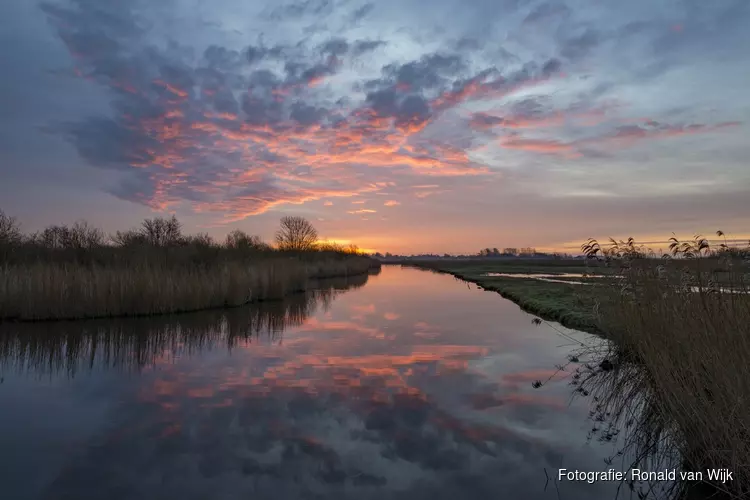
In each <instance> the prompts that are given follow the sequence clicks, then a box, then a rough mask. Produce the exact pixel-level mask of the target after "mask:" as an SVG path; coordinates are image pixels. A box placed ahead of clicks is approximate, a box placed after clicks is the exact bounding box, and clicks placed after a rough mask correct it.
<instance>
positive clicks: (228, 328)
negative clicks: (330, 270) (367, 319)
mask: <svg viewBox="0 0 750 500" xmlns="http://www.w3.org/2000/svg"><path fill="white" fill-rule="evenodd" d="M367 279H368V275H367V274H361V275H357V276H352V277H348V278H333V279H325V280H318V281H316V283H315V287H314V289H313V290H311V291H308V292H307V293H300V294H295V295H293V296H290V297H289V298H288V299H286V300H283V301H268V302H262V303H259V304H253V305H249V306H245V307H237V308H231V309H214V310H208V311H202V312H196V313H190V314H180V315H165V316H152V317H142V318H120V319H106V320H101V319H100V320H97V319H93V320H87V321H69V322H54V323H50V322H37V323H5V324H3V325H0V375H2V374H3V373H5V372H8V371H13V370H18V371H29V372H33V373H35V374H37V375H40V374H47V373H49V374H58V373H60V372H62V373H67V374H68V375H69V376H71V377H73V376H75V375H76V374H77V373H80V372H82V371H87V370H93V369H105V370H107V369H122V370H135V371H139V370H141V369H143V368H145V367H149V366H152V365H153V364H155V363H158V362H160V360H163V359H164V358H165V356H170V355H171V356H183V355H188V354H190V353H193V352H199V351H202V350H211V349H213V348H221V347H226V348H229V349H231V348H233V347H234V346H236V345H238V344H240V343H242V342H254V341H256V339H258V338H265V339H266V341H269V342H276V341H279V340H280V336H281V335H282V334H283V332H284V331H285V330H286V329H288V328H291V327H295V326H298V325H301V324H302V323H303V322H304V321H305V319H306V318H308V317H309V316H310V315H312V314H314V313H315V311H316V310H318V309H319V308H323V309H324V310H325V309H326V308H327V307H329V306H330V305H331V303H332V301H333V300H334V299H335V298H336V297H337V296H338V295H339V294H341V293H345V292H346V290H350V289H354V288H357V287H360V286H363V285H364V284H365V283H366V282H367Z"/></svg>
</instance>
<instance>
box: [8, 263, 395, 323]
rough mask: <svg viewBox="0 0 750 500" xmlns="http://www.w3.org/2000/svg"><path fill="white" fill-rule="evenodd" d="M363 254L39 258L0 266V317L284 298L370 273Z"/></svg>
mask: <svg viewBox="0 0 750 500" xmlns="http://www.w3.org/2000/svg"><path fill="white" fill-rule="evenodd" d="M379 266H380V264H379V263H378V262H377V261H375V260H373V259H370V258H369V257H366V256H361V255H337V256H332V255H327V254H325V253H321V254H320V255H315V254H311V255H305V256H291V257H288V256H285V255H283V254H279V255H267V256H259V257H256V258H252V259H248V260H240V259H238V260H220V261H208V262H204V263H195V264H191V263H187V262H186V263H174V262H170V260H169V259H168V258H165V259H151V260H143V261H132V262H125V263H122V264H119V265H100V264H96V263H76V262H62V263H56V262H43V261H41V262H33V263H28V264H15V265H5V266H3V267H2V268H0V320H14V321H40V320H62V319H66V320H71V319H85V318H106V317H121V316H149V315H155V314H166V313H178V312H188V311H198V310H202V309H211V308H217V307H233V306H240V305H243V304H247V303H250V302H256V301H262V300H277V299H282V298H284V297H286V296H287V295H289V294H292V293H297V292H302V291H305V290H306V289H307V287H308V286H309V282H310V280H311V279H317V278H336V277H346V276H353V275H359V274H366V273H368V272H369V271H370V270H371V269H373V268H379Z"/></svg>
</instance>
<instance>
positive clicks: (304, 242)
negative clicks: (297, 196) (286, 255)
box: [276, 216, 318, 251]
mask: <svg viewBox="0 0 750 500" xmlns="http://www.w3.org/2000/svg"><path fill="white" fill-rule="evenodd" d="M317 241H318V231H317V230H316V229H315V228H314V227H313V225H312V224H311V223H310V221H308V220H307V219H305V218H304V217H299V216H287V217H282V219H281V227H280V228H279V230H278V231H276V245H277V246H278V248H279V250H297V251H305V250H312V249H314V248H315V245H316V243H317Z"/></svg>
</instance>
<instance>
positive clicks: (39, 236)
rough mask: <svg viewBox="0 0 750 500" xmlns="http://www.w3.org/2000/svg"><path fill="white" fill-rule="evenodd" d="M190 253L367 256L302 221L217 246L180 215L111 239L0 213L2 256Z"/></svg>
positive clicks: (232, 237)
mask: <svg viewBox="0 0 750 500" xmlns="http://www.w3.org/2000/svg"><path fill="white" fill-rule="evenodd" d="M180 247H182V248H186V247H191V248H194V249H205V250H221V249H224V250H231V251H235V252H249V253H268V252H278V251H284V252H318V251H325V252H336V253H361V252H360V251H359V248H358V247H357V246H356V245H349V246H346V247H345V246H341V245H337V244H335V243H330V242H325V241H319V235H318V231H317V230H316V229H315V227H314V226H313V225H312V224H311V223H310V221H308V220H307V219H305V218H304V217H299V216H285V217H282V218H281V220H280V223H279V228H278V229H277V230H276V232H275V234H274V240H273V244H271V243H267V242H265V241H263V239H262V238H261V237H259V236H256V235H251V234H248V233H246V232H245V231H241V230H239V229H235V230H233V231H232V232H230V233H229V234H227V236H226V237H225V238H224V240H223V241H217V240H216V239H214V238H213V237H212V236H210V235H209V234H207V233H197V234H185V232H184V230H183V224H182V223H181V222H180V221H179V220H178V219H177V217H176V216H174V215H172V216H171V217H153V218H147V219H145V220H143V222H141V224H140V225H139V226H138V227H135V228H132V229H128V230H125V231H115V232H114V233H111V234H107V233H106V232H104V231H103V230H102V229H100V228H97V227H94V226H92V225H90V224H89V223H88V222H86V221H77V222H75V223H73V224H71V225H64V224H63V225H50V226H47V227H46V228H44V229H42V230H40V231H36V232H33V233H24V232H23V231H22V228H21V225H20V223H19V222H18V220H17V219H16V218H15V217H12V216H10V215H7V214H6V213H5V212H4V211H2V210H0V249H2V250H0V256H2V257H5V258H7V257H9V256H10V255H11V254H13V253H14V254H16V255H17V254H18V253H19V252H25V253H27V254H32V253H35V252H36V253H37V254H39V252H47V253H49V252H54V251H68V252H71V251H73V252H79V253H80V252H85V251H93V250H97V249H117V248H123V249H137V248H151V249H169V248H172V249H174V248H180Z"/></svg>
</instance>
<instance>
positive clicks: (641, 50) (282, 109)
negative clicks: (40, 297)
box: [0, 0, 750, 232]
mask: <svg viewBox="0 0 750 500" xmlns="http://www.w3.org/2000/svg"><path fill="white" fill-rule="evenodd" d="M230 3H231V2H229V3H227V2H225V1H224V0H220V1H219V3H218V4H217V5H216V6H215V8H212V9H209V10H206V11H200V12H198V11H194V10H188V9H186V8H185V6H184V5H183V4H182V3H180V2H177V3H174V5H172V4H170V8H162V7H160V6H157V5H156V4H153V3H148V2H143V1H141V0H124V1H121V2H114V3H112V2H110V3H107V4H106V5H105V4H102V3H101V2H97V1H95V0H60V1H59V2H58V1H55V2H46V3H43V4H42V5H41V9H36V8H34V7H29V8H23V9H22V8H21V7H19V5H20V3H18V2H10V3H8V2H5V3H3V5H2V6H1V7H0V18H2V19H3V20H4V21H3V22H2V26H0V29H2V30H3V33H4V34H5V33H8V34H9V35H8V37H7V39H8V45H9V46H17V47H18V50H17V51H15V52H14V53H10V54H9V55H8V57H4V58H2V61H0V64H2V68H1V69H2V72H3V75H4V78H3V79H2V80H3V81H2V82H0V104H1V105H2V108H3V109H4V110H8V112H7V113H5V114H3V116H2V117H0V141H2V144H0V146H2V147H0V149H2V150H3V151H4V152H6V156H7V155H8V154H10V156H8V157H7V158H6V157H4V160H5V161H3V162H0V171H2V175H3V178H4V179H8V182H6V183H4V184H5V185H6V186H13V185H15V184H14V183H15V182H16V180H17V179H21V177H23V176H24V175H26V176H28V177H29V178H31V177H34V178H48V177H49V178H52V177H54V176H55V175H57V176H59V177H65V178H66V179H74V178H76V175H78V174H73V172H74V171H75V172H84V171H85V172H90V167H95V168H97V169H100V171H99V172H96V174H95V175H89V174H88V173H87V174H86V175H87V180H86V182H85V183H78V182H75V181H70V180H69V181H68V182H69V183H70V184H71V189H73V190H74V191H75V192H76V196H78V195H80V196H78V197H77V198H76V199H80V200H86V199H89V198H90V197H97V196H99V197H100V196H101V193H90V192H85V189H91V188H96V189H98V190H101V191H103V192H104V193H106V194H107V195H114V196H116V197H118V198H120V199H121V200H127V201H130V202H134V203H136V204H138V205H141V206H142V207H143V208H145V207H148V208H152V209H154V210H170V211H172V210H174V211H178V212H179V213H180V215H183V214H184V215H185V216H187V215H188V214H189V213H191V212H194V213H196V214H198V217H196V219H210V221H208V222H207V223H212V224H213V223H222V222H227V221H237V220H241V219H243V218H246V217H249V216H253V215H258V214H263V213H265V212H268V211H273V210H278V209H283V208H284V207H286V208H287V209H295V208H300V205H302V204H305V203H308V202H310V201H314V200H320V203H316V204H312V205H311V206H310V207H305V209H306V210H309V211H310V213H309V215H310V217H316V216H317V215H320V214H316V213H314V212H315V210H322V207H323V206H326V205H324V204H323V201H331V200H334V201H335V200H336V199H337V198H338V199H345V200H346V199H348V200H352V199H358V197H363V196H366V195H372V194H375V195H378V196H385V198H382V199H383V200H389V201H394V202H401V203H403V201H404V200H405V199H409V198H418V199H421V200H423V201H420V202H418V203H416V204H414V205H415V207H414V208H415V209H416V210H417V211H416V212H411V213H410V215H409V217H411V218H418V217H421V216H422V215H420V214H421V213H420V212H419V209H420V207H421V210H422V211H427V210H437V211H440V210H441V205H440V203H441V202H443V201H448V200H449V201H450V202H451V203H455V204H456V205H457V206H460V207H461V208H460V210H459V209H457V213H458V212H460V213H461V214H463V215H465V216H466V217H469V218H473V219H474V220H482V217H484V215H483V214H485V213H490V212H492V210H493V209H492V207H495V206H499V205H502V204H503V203H505V202H504V201H503V200H505V199H506V198H507V197H508V196H511V197H512V196H513V195H514V194H515V193H520V192H522V191H524V189H528V186H530V185H533V184H534V183H536V184H539V180H540V179H544V180H545V181H547V180H548V179H552V178H554V179H556V182H555V183H554V184H555V186H556V189H557V188H559V189H558V190H557V191H556V192H557V195H555V196H556V199H558V200H559V199H561V198H562V197H563V196H562V194H561V193H567V194H568V195H570V196H567V197H566V199H578V198H581V197H582V196H583V194H585V193H588V194H591V193H600V194H601V193H612V195H613V196H615V195H616V196H619V197H627V196H631V195H632V192H629V194H628V193H623V190H622V189H619V188H609V187H607V186H606V181H607V179H610V178H618V179H621V181H620V182H619V183H618V186H623V185H634V184H635V181H633V180H632V179H631V181H632V182H630V183H627V182H623V181H622V179H626V178H627V177H628V176H629V175H632V176H635V175H636V174H635V173H634V172H635V171H638V172H639V173H638V176H639V179H640V178H642V179H641V181H639V182H641V184H642V185H645V186H647V187H648V188H649V189H651V187H653V188H654V190H655V189H656V187H655V186H657V185H660V184H659V183H662V184H664V185H663V186H662V189H663V190H666V189H669V185H672V186H673V185H674V184H669V183H668V182H667V179H669V178H675V177H681V176H682V175H683V174H684V175H688V177H690V181H689V183H688V184H689V185H690V186H693V188H690V189H696V188H695V186H698V185H701V186H707V187H705V189H709V190H717V189H719V188H718V187H717V186H718V185H719V184H721V185H722V186H727V185H734V186H743V185H744V184H743V183H746V180H745V179H746V175H745V174H744V173H743V171H744V170H743V169H744V153H743V151H744V149H745V144H744V140H743V134H745V132H746V130H745V128H746V126H747V125H746V122H747V112H746V111H747V110H746V108H747V106H746V105H745V103H746V101H747V97H746V91H745V90H744V86H743V85H742V83H743V82H744V80H743V78H744V74H745V73H746V72H747V71H746V70H747V61H746V60H745V59H746V58H744V53H742V50H741V48H742V47H745V46H747V44H748V43H750V38H748V37H750V35H749V34H748V31H747V30H746V29H745V25H746V24H747V20H748V19H750V7H749V6H748V4H747V2H740V1H736V0H732V1H728V2H723V3H713V4H706V3H705V2H704V3H703V4H701V3H700V2H685V3H684V5H681V6H680V8H679V9H677V8H674V7H667V8H664V9H662V10H660V11H659V13H658V15H657V14H656V13H655V12H654V11H653V9H650V8H648V5H647V2H645V1H644V0H636V1H635V2H634V3H632V5H631V4H629V6H628V8H622V9H621V8H619V7H615V6H612V5H604V6H602V5H598V4H597V5H596V6H594V4H593V3H591V2H590V1H589V0H584V1H583V3H582V4H581V5H580V8H576V9H573V8H572V7H570V5H569V4H566V3H560V2H552V1H548V2H544V1H542V2H533V3H528V2H518V1H516V0H506V1H502V2H488V1H484V0H482V1H480V2H475V3H472V4H471V5H466V6H460V5H459V2H458V1H457V0H440V1H438V2H437V3H435V4H434V5H432V6H431V8H430V9H429V10H427V11H425V10H424V9H419V10H417V9H416V8H415V7H414V5H413V4H411V3H408V2H407V3H404V4H403V5H400V6H399V9H392V8H390V7H389V6H388V5H385V4H383V5H381V4H374V3H361V2H343V1H338V0H303V1H292V2H284V3H277V4H274V3H272V2H267V3H260V4H259V3H257V2H255V3H253V2H251V3H249V4H242V5H240V4H236V5H235V4H232V5H231V6H230ZM230 7H231V8H230ZM594 7H595V8H594ZM500 11H503V13H504V15H503V16H498V15H496V14H497V13H498V12H500ZM446 18H449V19H451V22H450V23H447V24H446V23H444V22H443V21H441V19H443V20H444V19H446ZM365 20H366V22H364V21H365ZM438 25H440V26H441V28H440V30H438V29H437V26H438ZM678 25H679V26H680V29H674V27H675V26H678ZM385 40H387V43H386V42H385ZM491 40H495V41H496V42H497V41H500V42H499V43H494V42H493V43H490V42H489V41H491ZM72 75H76V77H77V78H71V76H72ZM717 82H720V83H721V89H719V87H717V85H718V84H717ZM699 134H700V136H699ZM51 135H56V136H57V137H51ZM745 135H746V134H745ZM59 138H62V139H64V141H65V142H63V144H62V145H60V144H59V143H60V142H61V141H59V140H58V139H59ZM678 141H679V142H678ZM53 143H54V144H58V145H57V146H54V144H53ZM53 146H54V147H53ZM70 146H72V147H70ZM55 147H57V148H58V149H55ZM61 150H64V154H67V155H68V157H69V158H67V159H66V160H65V161H59V160H58V158H57V155H56V152H57V151H61ZM8 151H10V152H11V153H7V152H8ZM53 151H54V152H53ZM551 159H554V161H551ZM569 160H575V161H569ZM9 165H10V166H9ZM11 166H12V167H11ZM646 166H648V167H649V168H648V170H646ZM53 169H54V170H53ZM32 172H33V174H32ZM46 174H49V175H46ZM712 175H713V176H714V178H716V179H718V180H716V181H715V182H714V183H713V184H711V183H708V184H707V182H708V181H707V180H706V179H708V178H710V177H711V176H712ZM42 184H44V182H42ZM79 184H80V185H79ZM83 184H86V186H87V187H85V188H84V186H83ZM688 184H685V186H687V185H688ZM415 185H416V186H424V185H432V186H433V187H430V188H424V189H415V188H413V187H412V186H415ZM40 188H41V184H40ZM738 188H739V187H738ZM490 189H491V190H492V195H491V196H490V195H487V192H488V191H486V190H490ZM629 189H630V188H629ZM643 189H646V188H643ZM684 189H688V188H687V187H685V188H684ZM5 190H6V191H14V188H8V187H5ZM551 191H554V190H551ZM631 191H632V190H631ZM649 192H650V191H649ZM478 193H483V194H482V195H481V196H480V194H478ZM571 193H572V194H571ZM7 194H9V193H6V192H3V196H6V195H7ZM10 194H12V192H10ZM437 194H444V195H445V196H441V198H440V199H433V198H434V197H435V195H437ZM558 195H559V196H558ZM66 196H68V195H66ZM71 196H72V195H71ZM550 196H553V195H552V194H550ZM368 198H369V199H372V198H371V197H369V196H368ZM14 203H17V204H18V205H19V206H22V205H23V203H25V202H24V201H23V200H21V201H18V202H14ZM81 203H82V204H83V203H85V202H84V201H81ZM479 205H482V209H481V210H480V212H476V213H473V214H472V213H471V210H474V209H476V207H478V206H479ZM118 206H119V205H118ZM348 206H349V204H348V203H344V204H341V203H339V204H337V207H348ZM389 206H394V205H389ZM471 207H475V208H471ZM476 210H478V209H476ZM327 212H328V213H327V214H326V220H327V221H328V222H331V223H333V221H339V222H340V221H341V220H352V218H351V217H344V218H341V219H336V218H335V216H334V215H332V214H333V211H332V210H327ZM341 212H342V213H343V212H346V209H342V210H341ZM455 217H458V215H456V216H455ZM261 220H265V219H264V218H262V217H261ZM456 220H458V219H456ZM339 222H337V223H339ZM455 222H456V221H453V223H455ZM393 226H394V227H397V226H398V223H397V222H395V221H394V222H393ZM457 227H458V226H457ZM511 232H512V231H511Z"/></svg>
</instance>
